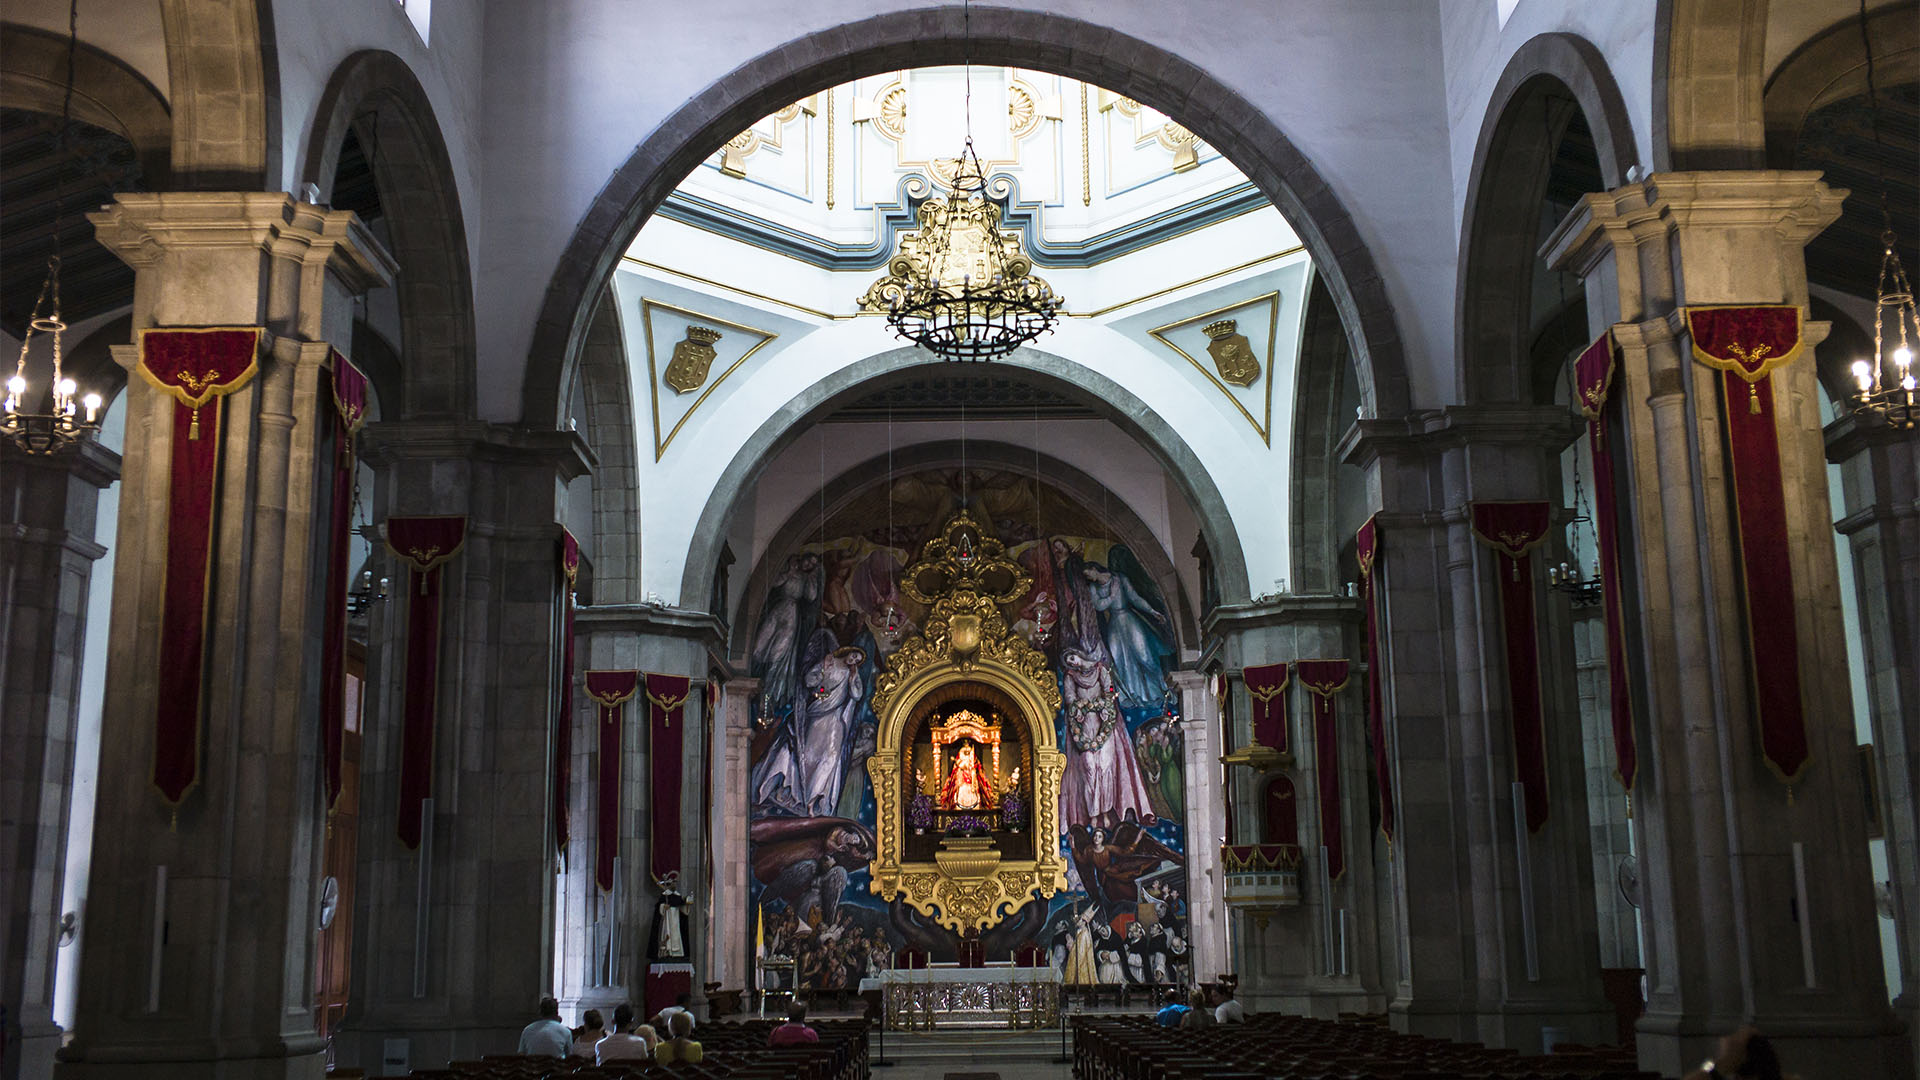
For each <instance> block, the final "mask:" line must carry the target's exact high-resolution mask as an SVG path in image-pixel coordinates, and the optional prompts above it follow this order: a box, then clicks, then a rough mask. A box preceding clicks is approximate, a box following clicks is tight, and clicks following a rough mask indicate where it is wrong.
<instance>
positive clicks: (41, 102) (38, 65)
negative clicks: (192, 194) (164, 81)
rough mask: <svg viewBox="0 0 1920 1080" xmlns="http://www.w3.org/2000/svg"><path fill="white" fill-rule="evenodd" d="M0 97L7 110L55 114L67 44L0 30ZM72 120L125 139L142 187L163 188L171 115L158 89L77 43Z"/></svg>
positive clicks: (34, 33)
mask: <svg viewBox="0 0 1920 1080" xmlns="http://www.w3.org/2000/svg"><path fill="white" fill-rule="evenodd" d="M0 37H4V40H5V47H4V48H0V98H4V99H5V100H6V102H7V104H8V106H9V107H11V108H19V109H31V110H33V111H35V112H43V113H47V114H49V115H52V116H58V115H59V114H60V108H61V104H62V100H63V99H64V97H65V96H66V83H67V41H66V39H65V38H63V37H59V36H58V35H55V34H49V33H47V32H45V31H43V30H36V29H34V28H32V27H27V26H15V25H13V24H10V23H9V24H7V25H5V27H4V28H0ZM73 59H74V63H73V118H74V119H75V120H79V121H83V122H85V123H88V124H92V125H94V126H95V127H102V128H106V129H107V130H109V131H115V132H118V133H120V134H121V135H124V136H126V138H127V141H128V142H130V143H132V144H133V152H134V155H135V156H136V157H138V158H139V159H140V173H141V179H142V180H143V182H144V183H145V184H146V186H147V187H149V188H153V189H163V188H165V187H166V186H167V182H168V172H169V170H170V168H171V163H172V161H173V114H172V111H171V110H170V109H168V107H167V100H166V98H165V97H163V96H161V93H160V91H159V90H158V89H157V88H156V87H155V86H154V85H153V84H152V83H150V82H148V81H147V80H146V79H145V78H144V77H142V76H141V74H140V73H139V72H137V71H135V70H134V69H133V68H131V67H129V66H128V65H127V64H125V63H124V62H122V61H121V60H120V59H118V58H117V57H115V56H113V55H112V54H110V53H106V52H102V51H101V50H99V49H96V48H94V47H93V46H91V45H88V44H86V43H85V42H81V43H80V45H79V47H78V48H77V49H76V50H75V51H74V58H73Z"/></svg>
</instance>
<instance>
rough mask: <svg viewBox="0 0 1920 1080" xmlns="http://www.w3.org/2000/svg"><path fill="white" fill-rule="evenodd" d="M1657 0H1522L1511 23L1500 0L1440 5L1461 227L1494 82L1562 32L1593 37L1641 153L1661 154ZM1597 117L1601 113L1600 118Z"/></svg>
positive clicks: (1643, 161) (1640, 157)
mask: <svg viewBox="0 0 1920 1080" xmlns="http://www.w3.org/2000/svg"><path fill="white" fill-rule="evenodd" d="M1655 2H1656V0H1607V2H1606V3H1599V4H1596V3H1593V2H1592V0H1519V3H1518V5H1517V6H1515V7H1514V8H1513V13H1512V15H1511V16H1510V17H1509V18H1507V20H1506V22H1505V25H1502V24H1501V20H1500V18H1499V12H1498V11H1497V10H1496V4H1495V0H1445V2H1443V3H1441V4H1440V5H1439V19H1440V34H1441V40H1442V42H1443V49H1444V52H1445V57H1446V60H1445V63H1446V96H1447V124H1448V126H1449V128H1450V129H1451V130H1452V137H1451V143H1452V146H1451V156H1452V158H1451V159H1452V169H1453V229H1454V234H1455V235H1456V236H1458V235H1459V231H1460V225H1461V222H1462V221H1463V220H1464V219H1465V216H1466V201H1467V197H1468V191H1467V184H1468V181H1469V179H1470V178H1471V177H1472V174H1473V152H1474V148H1475V147H1476V146H1477V145H1478V144H1479V141H1480V129H1481V128H1482V127H1483V126H1484V124H1485V122H1486V119H1487V108H1488V106H1489V104H1490V102H1491V101H1492V98H1493V88H1494V86H1495V85H1496V84H1497V83H1499V81H1500V75H1501V73H1502V72H1504V71H1505V70H1506V67H1507V62H1508V61H1509V60H1511V59H1512V57H1513V54H1514V53H1515V52H1516V51H1517V50H1518V49H1519V48H1520V47H1521V46H1522V45H1525V44H1526V43H1527V42H1528V41H1531V40H1532V39H1533V38H1535V37H1537V36H1539V35H1541V34H1547V33H1553V32H1555V31H1559V32H1562V33H1568V34H1573V35H1575V36H1578V37H1582V38H1585V39H1586V40H1587V41H1588V42H1589V43H1591V44H1592V45H1593V46H1594V47H1595V48H1596V49H1599V50H1600V53H1601V55H1602V56H1604V57H1605V58H1606V62H1607V67H1608V68H1609V69H1610V70H1611V72H1612V74H1613V81H1614V83H1615V84H1616V85H1618V86H1619V88H1620V97H1621V100H1622V101H1623V102H1624V103H1625V104H1626V110H1627V116H1628V118H1629V120H1630V122H1631V123H1632V125H1633V160H1635V161H1637V162H1639V163H1640V166H1641V168H1642V169H1645V168H1646V167H1647V162H1650V161H1652V160H1653V31H1654V23H1655V17H1654V16H1655ZM1593 119H1595V121H1596V122H1597V118H1593Z"/></svg>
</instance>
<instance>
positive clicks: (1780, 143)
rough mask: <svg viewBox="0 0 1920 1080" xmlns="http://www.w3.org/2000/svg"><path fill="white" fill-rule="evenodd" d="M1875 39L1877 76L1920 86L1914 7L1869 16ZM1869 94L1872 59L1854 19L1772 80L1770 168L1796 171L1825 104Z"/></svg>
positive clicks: (1824, 35)
mask: <svg viewBox="0 0 1920 1080" xmlns="http://www.w3.org/2000/svg"><path fill="white" fill-rule="evenodd" d="M1867 33H1868V34H1870V35H1871V36H1872V38H1873V43H1874V44H1873V63H1874V68H1875V77H1876V78H1877V79H1878V80H1879V82H1880V85H1881V86H1882V87H1889V86H1895V85H1898V84H1900V83H1911V82H1920V20H1916V19H1915V18H1914V16H1913V10H1912V9H1911V8H1910V7H1891V8H1885V9H1883V10H1881V11H1877V12H1874V13H1872V14H1869V15H1868V16H1867ZM1866 90H1867V56H1866V50H1865V49H1864V48H1863V47H1862V46H1861V42H1860V24H1859V20H1858V19H1856V18H1853V17H1851V16H1850V17H1848V18H1846V19H1843V20H1841V21H1840V22H1838V23H1835V24H1834V25H1833V26H1830V27H1828V28H1827V29H1826V30H1823V31H1821V32H1820V33H1818V34H1816V35H1814V37H1813V38H1812V40H1810V41H1808V42H1807V43H1806V44H1805V45H1802V46H1800V48H1798V49H1796V50H1794V53H1793V55H1791V56H1789V57H1787V59H1786V61H1785V62H1784V63H1782V64H1781V65H1780V67H1779V69H1778V70H1776V71H1775V72H1773V74H1772V75H1771V76H1770V77H1769V78H1768V79H1767V85H1766V89H1765V91H1764V96H1763V98H1762V103H1763V105H1764V107H1765V110H1766V114H1765V115H1766V137H1767V167H1768V168H1771V169H1791V168H1793V151H1794V143H1795V142H1796V141H1797V140H1798V139H1799V138H1800V131H1801V129H1802V128H1803V127H1805V126H1806V122H1807V117H1808V116H1810V115H1812V113H1813V112H1814V111H1815V110H1817V109H1819V108H1820V107H1821V106H1823V105H1830V104H1832V103H1833V102H1835V101H1839V100H1841V99H1842V98H1848V97H1853V96H1854V95H1856V94H1864V93H1866Z"/></svg>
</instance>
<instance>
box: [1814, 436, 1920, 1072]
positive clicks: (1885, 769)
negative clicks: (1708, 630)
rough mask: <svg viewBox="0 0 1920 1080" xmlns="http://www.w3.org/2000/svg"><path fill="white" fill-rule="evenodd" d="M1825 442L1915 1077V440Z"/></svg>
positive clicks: (1918, 500) (1918, 623)
mask: <svg viewBox="0 0 1920 1080" xmlns="http://www.w3.org/2000/svg"><path fill="white" fill-rule="evenodd" d="M1826 438H1827V458H1828V460H1829V461H1832V462H1834V463H1836V464H1838V465H1839V466H1840V478H1841V484H1842V491H1843V493H1844V494H1845V502H1844V505H1845V506H1847V507H1848V508H1849V510H1848V513H1847V515H1846V517H1844V518H1842V519H1841V520H1840V522H1839V529H1840V532H1841V534H1842V535H1843V536H1845V537H1846V541H1845V542H1846V543H1847V544H1848V545H1849V547H1850V549H1851V552H1852V554H1853V573H1854V587H1855V594H1854V595H1855V604H1856V609H1857V610H1858V612H1859V616H1860V629H1861V637H1862V639H1863V642H1864V644H1865V646H1866V649H1865V659H1866V668H1867V670H1866V672H1865V675H1866V684H1867V701H1866V706H1867V713H1868V717H1869V719H1870V721H1871V723H1872V728H1873V747H1874V758H1875V760H1876V762H1877V764H1878V765H1879V768H1880V776H1879V782H1880V785H1881V797H1880V807H1879V809H1880V817H1881V830H1882V835H1883V836H1884V837H1885V843H1886V852H1887V869H1888V876H1887V878H1886V879H1885V880H1884V881H1883V882H1882V883H1881V886H1882V887H1884V888H1886V889H1887V891H1888V893H1889V894H1890V896H1889V898H1890V900H1891V903H1890V905H1889V906H1890V907H1891V908H1892V915H1893V924H1894V939H1895V941H1896V943H1897V944H1898V947H1899V954H1900V981H1901V993H1900V997H1899V998H1898V999H1897V1000H1896V1001H1895V1002H1894V1007H1895V1009H1896V1011H1898V1012H1899V1014H1900V1015H1901V1016H1902V1017H1903V1018H1904V1019H1905V1020H1906V1026H1907V1031H1908V1033H1909V1039H1910V1040H1911V1041H1912V1042H1913V1044H1914V1050H1915V1054H1916V1057H1915V1060H1914V1066H1913V1067H1914V1070H1915V1072H1916V1073H1920V1039H1916V1038H1913V1035H1912V1033H1914V1032H1916V1031H1920V914H1916V912H1920V432H1913V431H1907V432H1900V431H1895V430H1893V429H1891V428H1888V427H1884V426H1879V425H1873V424H1871V423H1867V424H1861V423H1858V422H1856V421H1855V419H1854V418H1853V417H1851V416H1848V417H1843V418H1841V419H1839V420H1836V421H1834V422H1833V423H1832V424H1829V425H1828V426H1827V433H1826ZM1882 917H1883V918H1884V917H1885V916H1884V915H1883V916H1882Z"/></svg>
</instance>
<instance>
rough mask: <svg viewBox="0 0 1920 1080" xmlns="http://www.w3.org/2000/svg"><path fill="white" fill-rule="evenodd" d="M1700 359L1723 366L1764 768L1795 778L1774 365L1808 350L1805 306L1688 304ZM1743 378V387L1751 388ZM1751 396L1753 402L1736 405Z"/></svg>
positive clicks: (1804, 754) (1796, 700)
mask: <svg viewBox="0 0 1920 1080" xmlns="http://www.w3.org/2000/svg"><path fill="white" fill-rule="evenodd" d="M1687 331H1688V333H1689V334H1690V335H1691V336H1692V337H1693V358H1694V359H1695V360H1698V361H1700V362H1701V363H1702V364H1705V365H1706V366H1708V367H1711V368H1715V369H1717V370H1719V371H1720V372H1721V389H1722V391H1723V402H1724V407H1723V408H1722V410H1721V413H1722V417H1723V419H1724V421H1725V424H1726V431H1727V452H1728V457H1727V461H1728V467H1729V469H1730V471H1731V472H1732V475H1733V504H1734V525H1735V528H1736V529H1737V530H1738V532H1739V542H1740V573H1741V584H1742V586H1743V589H1742V592H1743V593H1744V595H1745V598H1746V604H1747V628H1748V634H1749V637H1748V650H1749V657H1748V658H1749V662H1750V665H1751V667H1752V669H1753V711H1754V716H1755V718H1756V719H1757V720H1758V722H1759V727H1760V749H1761V753H1762V754H1763V756H1764V757H1765V759H1766V762H1767V767H1768V768H1770V769H1772V770H1773V771H1774V773H1775V775H1777V776H1779V777H1780V778H1781V779H1782V780H1784V781H1786V782H1787V783H1788V784H1792V783H1794V782H1795V781H1796V780H1798V779H1799V778H1800V773H1801V772H1802V770H1804V769H1805V768H1806V767H1807V759H1808V757H1809V756H1810V754H1809V748H1808V745H1807V727H1806V716H1805V713H1804V706H1803V704H1802V702H1801V699H1800V638H1799V632H1798V629H1797V627H1796V626H1795V623H1794V594H1793V565H1792V562H1791V561H1790V560H1789V559H1788V556H1787V552H1788V539H1787V509H1786V501H1785V497H1784V495H1783V493H1782V491H1781V475H1780V436H1779V431H1778V428H1777V425H1776V422H1775V417H1774V409H1773V380H1772V378H1771V377H1770V376H1769V372H1771V371H1772V370H1773V369H1774V368H1776V367H1779V366H1781V365H1783V364H1786V363H1789V362H1791V361H1792V360H1793V359H1794V358H1795V357H1797V356H1799V355H1800V352H1801V348H1802V345H1801V336H1800V309H1799V308H1798V307H1796V306H1791V305H1770V306H1764V307H1713V308H1688V309H1687ZM1742 383H1744V384H1745V387H1744V390H1743V388H1742V385H1741V384H1742ZM1742 399H1744V400H1745V401H1746V403H1747V407H1746V408H1744V409H1742V408H1740V407H1739V402H1740V401H1741V400H1742Z"/></svg>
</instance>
